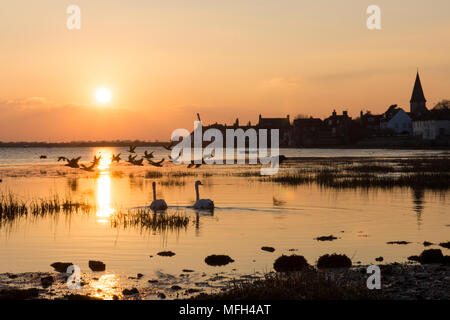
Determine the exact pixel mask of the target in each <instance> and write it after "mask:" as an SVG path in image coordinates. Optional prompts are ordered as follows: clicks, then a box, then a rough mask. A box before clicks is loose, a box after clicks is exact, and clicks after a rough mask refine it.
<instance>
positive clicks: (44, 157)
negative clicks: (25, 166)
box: [39, 154, 47, 159]
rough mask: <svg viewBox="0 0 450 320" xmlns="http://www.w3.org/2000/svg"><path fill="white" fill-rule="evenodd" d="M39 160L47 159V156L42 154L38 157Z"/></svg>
mask: <svg viewBox="0 0 450 320" xmlns="http://www.w3.org/2000/svg"><path fill="white" fill-rule="evenodd" d="M39 159H47V156H46V155H44V154H43V155H41V156H40V157H39Z"/></svg>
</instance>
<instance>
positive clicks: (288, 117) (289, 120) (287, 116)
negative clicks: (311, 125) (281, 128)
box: [286, 115, 291, 123]
mask: <svg viewBox="0 0 450 320" xmlns="http://www.w3.org/2000/svg"><path fill="white" fill-rule="evenodd" d="M286 118H287V119H288V121H289V123H291V121H290V120H289V115H287V117H286Z"/></svg>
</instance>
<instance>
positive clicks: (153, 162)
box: [148, 158, 164, 167]
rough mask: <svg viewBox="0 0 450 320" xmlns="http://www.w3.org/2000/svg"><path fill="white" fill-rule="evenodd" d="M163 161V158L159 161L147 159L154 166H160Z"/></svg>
mask: <svg viewBox="0 0 450 320" xmlns="http://www.w3.org/2000/svg"><path fill="white" fill-rule="evenodd" d="M163 162H164V158H162V159H161V160H160V161H152V160H150V159H148V163H149V164H151V165H152V166H154V167H162V163H163Z"/></svg>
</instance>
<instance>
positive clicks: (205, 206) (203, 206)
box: [194, 180, 214, 211]
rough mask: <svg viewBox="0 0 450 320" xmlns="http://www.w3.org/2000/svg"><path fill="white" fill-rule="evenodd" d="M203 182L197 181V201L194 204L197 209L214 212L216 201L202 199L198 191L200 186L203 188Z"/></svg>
mask: <svg viewBox="0 0 450 320" xmlns="http://www.w3.org/2000/svg"><path fill="white" fill-rule="evenodd" d="M201 185H202V183H201V181H198V180H197V181H195V195H196V201H195V204H194V208H195V209H200V210H210V211H212V210H214V201H212V200H211V199H200V193H199V191H198V186H201Z"/></svg>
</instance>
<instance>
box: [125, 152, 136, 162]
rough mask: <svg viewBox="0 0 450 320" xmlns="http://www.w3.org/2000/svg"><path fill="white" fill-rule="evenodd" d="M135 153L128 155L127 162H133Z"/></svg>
mask: <svg viewBox="0 0 450 320" xmlns="http://www.w3.org/2000/svg"><path fill="white" fill-rule="evenodd" d="M136 157H137V155H134V156H132V155H131V154H130V155H129V156H128V160H127V162H129V163H131V164H134V160H135V159H136Z"/></svg>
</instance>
